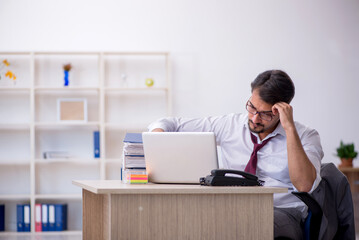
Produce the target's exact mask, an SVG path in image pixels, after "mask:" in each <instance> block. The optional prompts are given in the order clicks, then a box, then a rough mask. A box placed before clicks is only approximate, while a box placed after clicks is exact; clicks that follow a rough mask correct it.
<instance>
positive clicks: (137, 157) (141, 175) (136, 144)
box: [121, 133, 148, 183]
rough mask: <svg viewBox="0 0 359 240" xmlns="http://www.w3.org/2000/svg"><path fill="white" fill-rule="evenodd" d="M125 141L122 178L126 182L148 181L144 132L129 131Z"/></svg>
mask: <svg viewBox="0 0 359 240" xmlns="http://www.w3.org/2000/svg"><path fill="white" fill-rule="evenodd" d="M123 142H124V145H123V163H122V172H121V178H122V180H123V181H124V182H125V183H147V182H148V175H147V172H146V161H145V156H144V151H143V142H142V134H141V133H127V134H126V135H125V138H124V140H123Z"/></svg>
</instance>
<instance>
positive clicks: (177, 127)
mask: <svg viewBox="0 0 359 240" xmlns="http://www.w3.org/2000/svg"><path fill="white" fill-rule="evenodd" d="M232 115H233V114H229V115H224V116H215V117H205V118H182V117H178V118H175V117H167V118H161V119H159V120H157V121H155V122H153V123H151V124H150V125H149V126H148V130H149V131H152V130H153V129H155V128H162V129H163V130H164V131H165V132H214V134H215V135H216V141H217V144H220V141H221V139H223V136H224V133H225V132H226V128H228V125H229V124H228V122H231V119H232V117H231V116H232Z"/></svg>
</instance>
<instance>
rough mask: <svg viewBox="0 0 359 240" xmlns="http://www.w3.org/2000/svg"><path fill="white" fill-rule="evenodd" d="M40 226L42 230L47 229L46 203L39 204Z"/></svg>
mask: <svg viewBox="0 0 359 240" xmlns="http://www.w3.org/2000/svg"><path fill="white" fill-rule="evenodd" d="M41 226H42V231H43V232H47V231H49V224H48V210H47V204H42V205H41Z"/></svg>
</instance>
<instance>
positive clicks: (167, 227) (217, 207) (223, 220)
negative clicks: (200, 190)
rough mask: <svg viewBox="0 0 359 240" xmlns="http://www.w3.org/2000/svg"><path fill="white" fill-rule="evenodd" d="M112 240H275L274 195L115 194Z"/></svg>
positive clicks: (112, 196)
mask: <svg viewBox="0 0 359 240" xmlns="http://www.w3.org/2000/svg"><path fill="white" fill-rule="evenodd" d="M110 201H111V237H112V239H156V240H161V239H163V240H167V239H196V240H198V239H206V240H209V239H213V240H216V239H221V240H225V239H231V240H232V239H258V240H263V239H271V240H272V239H273V195H272V194H133V195H127V194H113V195H111V200H110Z"/></svg>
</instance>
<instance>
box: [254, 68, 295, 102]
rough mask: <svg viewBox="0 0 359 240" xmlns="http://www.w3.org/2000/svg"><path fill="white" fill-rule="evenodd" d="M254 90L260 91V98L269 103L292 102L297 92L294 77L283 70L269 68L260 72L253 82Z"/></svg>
mask: <svg viewBox="0 0 359 240" xmlns="http://www.w3.org/2000/svg"><path fill="white" fill-rule="evenodd" d="M251 87H252V92H253V91H254V90H258V91H259V96H260V98H261V99H262V100H263V101H264V102H266V103H269V104H272V105H274V104H276V103H277V102H286V103H290V102H291V101H292V99H293V97H294V94H295V87H294V83H293V81H292V79H291V78H290V77H289V76H288V74H287V73H285V72H283V71H281V70H269V71H265V72H263V73H261V74H259V75H258V76H257V77H256V79H254V81H253V82H252V83H251Z"/></svg>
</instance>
